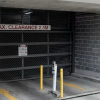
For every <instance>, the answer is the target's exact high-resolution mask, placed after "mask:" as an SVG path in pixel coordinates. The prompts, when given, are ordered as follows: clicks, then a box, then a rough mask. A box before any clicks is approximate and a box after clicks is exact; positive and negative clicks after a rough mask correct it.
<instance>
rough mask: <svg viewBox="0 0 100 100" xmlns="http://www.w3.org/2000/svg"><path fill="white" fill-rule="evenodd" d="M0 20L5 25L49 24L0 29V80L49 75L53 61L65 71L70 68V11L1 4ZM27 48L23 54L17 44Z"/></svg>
mask: <svg viewBox="0 0 100 100" xmlns="http://www.w3.org/2000/svg"><path fill="white" fill-rule="evenodd" d="M0 23H1V24H4V25H7V24H13V25H50V26H51V30H41V31H40V30H0V81H14V80H22V79H33V78H39V76H40V65H43V74H44V77H50V76H52V61H56V63H57V65H58V76H59V74H60V73H59V71H60V68H61V67H62V68H63V69H64V75H68V74H70V73H71V72H72V69H73V47H74V45H73V33H74V31H73V30H74V29H73V23H74V22H73V13H72V12H65V11H47V10H31V9H15V8H0ZM21 46H24V48H26V49H27V50H26V55H20V54H19V48H20V47H21Z"/></svg>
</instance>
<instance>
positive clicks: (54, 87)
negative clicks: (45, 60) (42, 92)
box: [53, 61, 57, 91]
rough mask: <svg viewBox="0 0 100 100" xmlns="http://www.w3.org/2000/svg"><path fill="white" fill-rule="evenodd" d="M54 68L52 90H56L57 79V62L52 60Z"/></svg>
mask: <svg viewBox="0 0 100 100" xmlns="http://www.w3.org/2000/svg"><path fill="white" fill-rule="evenodd" d="M53 63H54V68H53V91H56V79H57V64H56V62H55V61H54V62H53Z"/></svg>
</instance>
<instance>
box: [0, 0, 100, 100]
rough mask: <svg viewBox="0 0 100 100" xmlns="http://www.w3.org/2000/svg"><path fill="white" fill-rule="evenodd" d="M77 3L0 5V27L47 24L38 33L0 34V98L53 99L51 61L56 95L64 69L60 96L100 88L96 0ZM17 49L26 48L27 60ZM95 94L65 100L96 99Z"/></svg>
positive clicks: (65, 0) (99, 20)
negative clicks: (51, 93)
mask: <svg viewBox="0 0 100 100" xmlns="http://www.w3.org/2000/svg"><path fill="white" fill-rule="evenodd" d="M76 1H77V0H76ZM76 1H75V2H74V1H68V0H63V2H62V1H56V0H54V1H45V0H42V2H41V4H40V3H39V1H38V0H37V1H36V0H34V1H32V0H30V2H29V1H27V2H26V1H25V0H22V1H19V0H18V1H14V0H10V1H9V2H10V3H9V2H8V1H6V0H2V1H0V24H14V25H51V30H41V31H40V30H37V31H35V30H0V98H1V99H0V100H47V99H48V100H57V98H55V97H54V96H52V95H50V94H48V91H50V90H51V89H52V79H51V78H52V66H53V64H52V62H53V61H56V63H57V67H58V69H57V76H58V78H57V90H58V91H60V84H59V80H60V79H59V76H60V68H63V71H64V73H63V74H64V97H68V96H72V95H77V94H80V93H85V92H86V93H87V92H92V91H99V90H100V86H99V82H100V79H99V78H100V74H99V72H100V14H99V8H100V6H99V2H98V3H96V2H95V3H94V2H90V3H88V2H86V1H84V2H76ZM33 4H34V6H33ZM20 45H26V46H27V49H28V55H27V56H19V55H18V48H19V46H20ZM40 65H43V77H44V89H43V91H40V90H39V85H40V84H39V83H40V82H39V78H40ZM91 80H92V81H91ZM3 89H4V90H3ZM26 90H27V91H26ZM7 91H8V92H7ZM6 93H8V94H10V96H9V95H8V94H6ZM99 93H100V91H99V92H98V93H96V95H92V96H90V95H89V96H86V97H81V98H76V99H68V100H90V99H91V100H99ZM37 94H38V95H37ZM58 100H59V99H58ZM65 100H67V99H65Z"/></svg>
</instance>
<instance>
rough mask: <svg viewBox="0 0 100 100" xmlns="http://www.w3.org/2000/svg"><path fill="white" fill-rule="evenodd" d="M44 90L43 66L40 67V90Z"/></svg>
mask: <svg viewBox="0 0 100 100" xmlns="http://www.w3.org/2000/svg"><path fill="white" fill-rule="evenodd" d="M42 89H43V65H41V66H40V90H42Z"/></svg>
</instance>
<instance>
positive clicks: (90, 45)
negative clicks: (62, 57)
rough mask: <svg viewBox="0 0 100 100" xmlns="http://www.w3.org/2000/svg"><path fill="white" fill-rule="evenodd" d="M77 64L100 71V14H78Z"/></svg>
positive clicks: (80, 66) (76, 37) (83, 67)
mask: <svg viewBox="0 0 100 100" xmlns="http://www.w3.org/2000/svg"><path fill="white" fill-rule="evenodd" d="M75 24H76V29H75V31H76V32H75V66H76V68H78V69H83V70H88V71H93V72H98V73H100V15H98V14H83V15H82V14H80V15H79V14H78V15H76V22H75Z"/></svg>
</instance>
